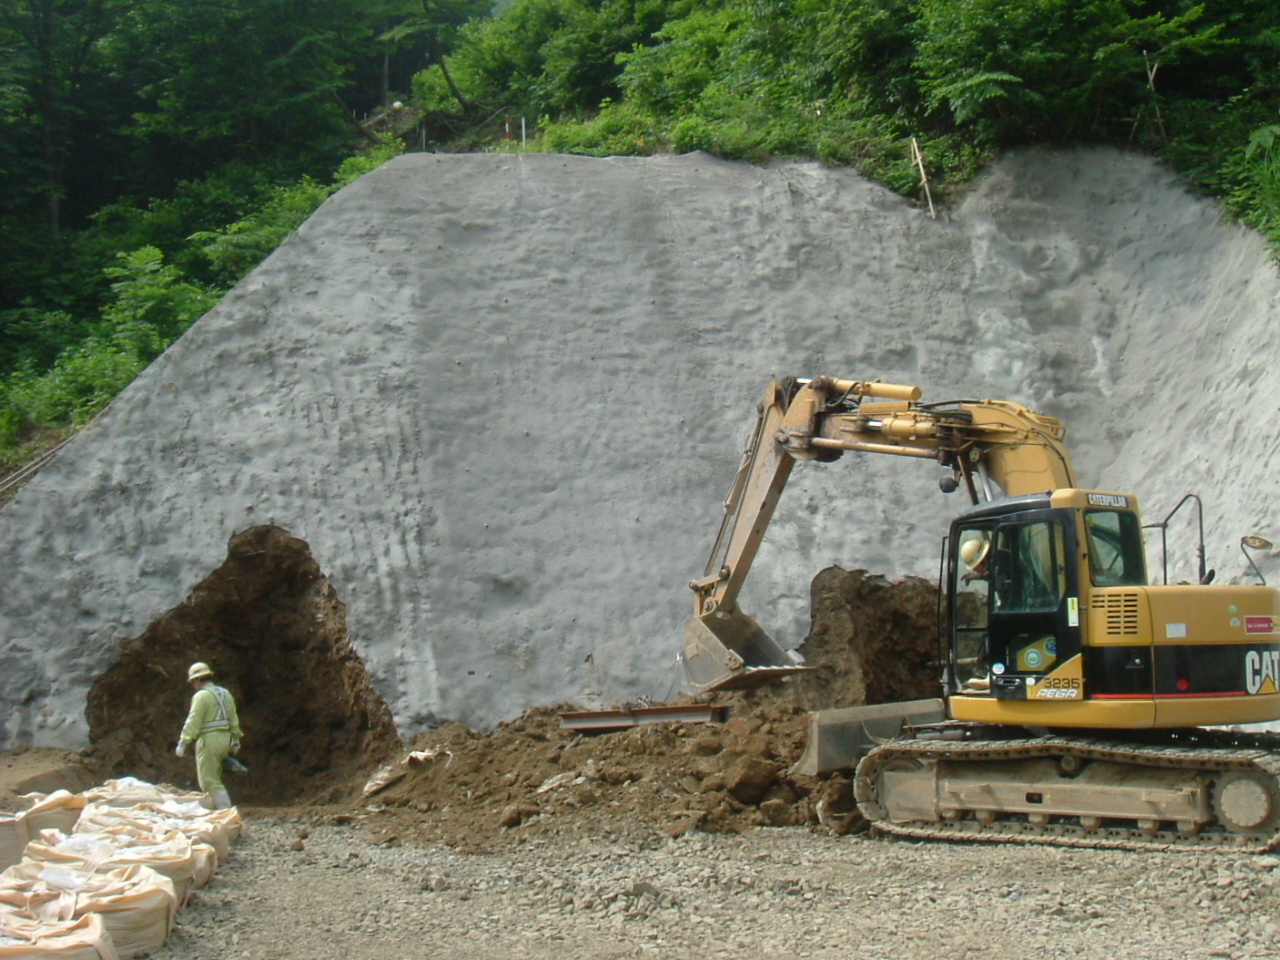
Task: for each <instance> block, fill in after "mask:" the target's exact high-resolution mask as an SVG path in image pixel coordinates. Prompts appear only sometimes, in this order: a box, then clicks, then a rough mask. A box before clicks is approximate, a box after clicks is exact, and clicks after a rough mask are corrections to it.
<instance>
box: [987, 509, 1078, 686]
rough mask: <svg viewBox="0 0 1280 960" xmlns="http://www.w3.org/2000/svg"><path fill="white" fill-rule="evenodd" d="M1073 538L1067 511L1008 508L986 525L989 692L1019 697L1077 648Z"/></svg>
mask: <svg viewBox="0 0 1280 960" xmlns="http://www.w3.org/2000/svg"><path fill="white" fill-rule="evenodd" d="M1075 541H1076V534H1075V523H1074V514H1073V513H1072V511H1070V510H1035V511H1028V512H1024V513H1018V514H1013V515H1011V516H1009V517H1006V518H1003V519H1002V520H1001V522H999V523H998V524H996V526H995V528H994V529H993V531H992V550H991V563H990V578H991V589H990V609H989V613H988V628H987V629H988V639H987V644H988V646H987V656H988V663H989V666H990V671H991V676H990V684H991V694H992V695H993V696H995V697H998V698H1001V699H1011V700H1022V699H1026V698H1027V695H1028V690H1029V689H1030V688H1032V687H1034V686H1035V685H1036V684H1038V683H1039V682H1040V681H1041V680H1043V679H1044V678H1045V677H1046V676H1047V675H1048V674H1049V673H1051V672H1053V671H1054V670H1056V669H1058V668H1059V667H1061V666H1063V665H1064V664H1066V663H1067V662H1068V661H1069V660H1071V659H1072V658H1073V657H1076V656H1077V655H1078V654H1079V653H1080V649H1081V641H1080V603H1079V597H1080V584H1079V572H1078V571H1077V569H1076V565H1075V563H1073V562H1072V558H1074V557H1075V556H1077V555H1078V552H1077V547H1076V542H1075ZM1082 692H1083V691H1081V692H1080V693H1077V694H1076V696H1079V695H1081V694H1082Z"/></svg>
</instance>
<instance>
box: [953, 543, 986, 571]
mask: <svg viewBox="0 0 1280 960" xmlns="http://www.w3.org/2000/svg"><path fill="white" fill-rule="evenodd" d="M990 552H991V541H990V540H988V539H987V538H986V537H975V538H974V539H972V540H966V541H965V542H964V543H962V544H960V559H961V560H962V561H963V562H964V565H965V566H966V567H968V568H969V569H970V570H972V569H974V568H975V567H977V566H978V564H980V563H982V561H983V560H985V559H987V554H988V553H990Z"/></svg>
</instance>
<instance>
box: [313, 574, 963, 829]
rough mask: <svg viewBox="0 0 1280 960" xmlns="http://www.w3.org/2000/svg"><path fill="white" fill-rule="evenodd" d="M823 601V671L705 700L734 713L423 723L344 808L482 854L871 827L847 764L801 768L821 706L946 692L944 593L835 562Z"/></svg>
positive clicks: (549, 715)
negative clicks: (478, 725)
mask: <svg viewBox="0 0 1280 960" xmlns="http://www.w3.org/2000/svg"><path fill="white" fill-rule="evenodd" d="M812 603H813V611H814V614H813V627H812V631H811V635H810V638H809V639H808V640H807V641H806V643H805V645H804V647H803V648H802V649H803V651H804V653H805V654H806V657H807V659H808V662H809V665H810V666H812V667H813V670H812V671H811V672H810V673H807V674H803V675H800V676H798V677H793V678H790V679H789V680H787V681H785V682H782V683H777V684H774V685H772V686H768V687H763V688H760V689H757V690H752V691H742V692H734V693H729V694H716V695H711V696H710V697H706V698H701V700H702V701H703V702H709V703H711V704H713V705H716V706H721V707H725V708H727V720H726V721H725V722H722V723H720V722H717V723H706V724H698V723H662V724H649V725H643V726H638V727H634V728H631V729H628V730H622V731H617V732H612V733H602V734H584V733H578V732H576V731H574V730H572V729H568V728H566V727H565V726H564V725H563V723H562V720H561V716H560V715H561V713H563V712H568V711H573V710H576V709H578V708H577V707H576V706H575V705H574V704H568V703H564V704H556V705H553V706H543V707H536V708H532V709H530V710H527V711H525V712H524V713H523V714H522V715H521V716H520V717H518V718H517V719H515V720H513V721H510V722H507V723H503V724H501V725H500V726H499V727H498V728H497V729H496V730H494V731H492V732H490V733H481V732H478V731H475V730H472V729H469V728H468V727H466V726H465V725H463V724H461V723H450V724H445V725H443V726H441V727H439V728H437V729H434V730H429V731H426V732H424V733H421V734H419V735H418V737H416V738H415V740H414V741H413V743H412V744H410V746H409V749H408V751H407V752H405V753H404V754H401V755H399V756H397V757H396V758H395V759H394V760H393V761H392V762H390V763H389V764H387V765H386V766H385V767H384V768H382V769H381V770H380V771H379V773H378V775H377V776H375V777H373V778H370V779H369V781H368V782H367V783H363V784H361V785H360V786H363V787H364V789H363V790H362V791H361V794H362V795H361V796H360V797H359V798H358V799H356V800H355V801H354V803H352V804H351V805H349V806H348V807H346V808H345V809H343V810H340V811H338V812H337V813H335V814H334V815H335V817H336V818H337V819H338V820H339V821H340V822H354V821H357V820H364V819H366V818H367V817H369V816H370V815H372V814H376V815H377V816H376V818H375V821H371V823H373V822H376V824H377V829H376V834H375V837H374V839H375V841H376V842H380V843H386V844H396V843H399V842H406V841H414V842H420V841H427V840H441V841H443V842H446V843H448V844H450V845H453V846H456V847H459V848H461V849H467V850H486V849H490V848H491V847H493V846H494V845H495V844H497V843H501V842H504V841H505V840H512V839H514V840H516V841H517V842H522V841H523V840H527V839H529V838H531V837H537V836H543V837H547V836H551V837H560V836H590V835H597V834H598V835H604V836H610V835H615V834H635V833H638V834H640V835H645V834H649V835H651V834H652V833H653V832H654V830H655V828H657V829H658V830H660V831H662V832H664V833H666V834H667V835H669V836H672V837H678V836H681V835H683V834H685V833H688V832H689V831H691V830H702V831H706V832H717V833H718V832H740V831H742V830H745V829H747V828H749V827H751V826H756V825H769V826H789V825H799V824H821V825H823V826H825V827H827V828H829V829H831V830H833V831H835V832H837V833H843V832H846V831H848V830H850V829H853V828H856V827H858V826H860V823H861V821H860V820H859V818H858V817H857V816H856V813H855V812H854V805H853V802H852V794H851V791H850V783H849V780H848V778H847V777H846V776H842V775H834V776H830V777H822V778H815V777H807V776H801V775H793V774H791V773H790V772H789V771H790V768H791V766H792V765H793V764H794V763H795V762H796V761H797V760H798V759H799V757H800V754H801V753H802V752H803V749H804V745H805V741H806V737H807V712H808V711H809V710H811V709H820V708H825V707H833V706H849V705H852V704H857V703H880V702H885V701H889V700H897V699H904V698H905V699H914V698H917V697H923V696H934V695H937V693H938V689H937V681H936V675H937V668H936V665H935V662H936V657H937V649H936V629H935V623H936V608H937V591H936V589H935V588H934V587H932V586H931V585H930V584H928V583H926V582H925V581H923V580H916V579H908V580H905V581H902V582H897V583H895V582H890V581H888V580H886V579H884V578H883V577H878V576H869V575H867V574H866V572H865V571H861V570H855V571H845V570H841V569H839V568H838V567H831V568H828V569H827V570H824V571H823V572H822V573H821V574H819V575H818V577H817V578H815V580H814V582H813V587H812ZM692 699H693V698H686V699H684V700H683V701H680V702H684V703H688V702H691V700H692ZM353 786H354V785H353ZM313 799H316V800H320V801H332V800H334V799H337V796H336V794H335V793H334V792H332V791H331V792H330V793H328V794H326V795H324V796H321V797H314V798H313Z"/></svg>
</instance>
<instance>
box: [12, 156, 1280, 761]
mask: <svg viewBox="0 0 1280 960" xmlns="http://www.w3.org/2000/svg"><path fill="white" fill-rule="evenodd" d="M1278 305H1280V282H1278V281H1277V275H1276V271H1275V268H1274V266H1273V265H1272V263H1271V261H1270V260H1269V258H1268V255H1267V251H1266V249H1265V246H1264V244H1263V242H1262V241H1261V240H1260V239H1259V238H1258V237H1257V236H1256V235H1253V234H1251V233H1249V232H1247V231H1245V230H1243V229H1241V228H1239V227H1237V226H1234V225H1231V224H1227V223H1224V222H1223V221H1222V220H1221V218H1220V215H1219V213H1218V212H1217V210H1216V208H1215V207H1214V206H1213V205H1212V204H1210V203H1208V202H1205V201H1202V200H1198V199H1195V198H1192V197H1190V196H1189V195H1187V194H1186V193H1185V192H1184V191H1183V190H1182V188H1181V187H1180V186H1179V185H1178V184H1177V183H1176V182H1175V181H1174V179H1173V177H1172V176H1171V175H1170V174H1169V173H1168V172H1167V171H1165V170H1164V169H1163V168H1161V167H1160V166H1158V165H1157V164H1156V163H1154V162H1153V161H1152V160H1150V159H1148V158H1145V157H1142V156H1137V155H1130V154H1122V153H1117V152H1112V151H1100V150H1084V151H1075V152H1063V153H1047V152H1028V153H1023V154H1018V155H1014V156H1012V157H1009V158H1006V159H1005V160H1004V161H1002V162H1001V163H1000V164H999V165H998V166H996V167H995V168H994V169H993V170H992V171H991V172H990V173H989V174H988V175H987V176H986V177H985V178H984V179H983V180H982V181H981V182H980V183H978V184H977V185H976V186H975V187H974V189H973V190H972V191H971V193H970V194H969V195H968V196H967V198H966V199H965V200H964V201H963V202H962V203H960V204H958V205H957V206H956V207H955V208H954V209H953V210H952V211H951V212H950V214H949V215H946V216H944V217H943V218H940V219H938V220H936V221H935V220H930V219H929V217H928V215H927V214H926V213H922V212H921V211H920V210H918V209H916V208H915V207H913V206H911V205H910V204H908V203H907V202H906V201H903V200H902V199H900V198H898V197H896V196H893V195H891V194H890V193H888V192H887V191H885V190H883V189H882V188H880V187H879V186H876V185H874V184H872V183H869V182H868V181H866V180H863V179H862V178H860V177H859V176H858V175H857V174H855V173H853V172H851V171H849V170H843V169H827V168H823V167H820V166H818V165H814V164H778V165H774V166H769V167H756V166H748V165H744V164H735V163H728V162H722V161H719V160H715V159H712V158H710V157H707V156H705V155H700V154H694V155H688V156H680V157H656V158H641V159H634V158H610V159H587V158H576V157H563V156H551V155H526V156H512V155H484V156H460V155H428V154H414V155H408V156H404V157H401V158H399V159H397V160H395V161H393V162H391V163H389V164H388V165H386V166H385V167H383V168H381V169H380V170H378V171H375V172H374V173H371V174H369V175H368V176H366V177H364V178H362V179H361V180H359V181H358V182H356V183H355V184H353V185H351V186H350V187H348V188H346V189H345V190H343V191H341V192H340V193H338V194H337V195H335V196H334V197H333V198H331V199H330V200H329V201H328V202H327V203H326V204H325V205H324V206H323V207H321V209H320V210H319V211H317V213H316V214H315V215H314V216H313V217H312V218H311V219H310V220H308V221H307V223H306V224H304V225H303V227H302V228H301V229H300V230H299V231H298V232H297V234H296V235H295V236H294V237H292V238H291V239H290V240H289V241H288V242H287V243H285V244H284V245H283V246H282V247H281V248H280V249H279V250H277V251H276V253H275V254H273V255H272V256H271V257H270V258H269V259H268V260H267V261H266V262H265V263H263V264H262V265H261V266H260V267H259V268H258V269H257V270H255V271H254V272H253V273H252V274H250V276H249V277H247V278H246V279H245V280H244V281H243V282H242V283H241V284H240V285H239V286H238V287H237V288H236V289H235V290H233V291H232V292H231V294H229V295H228V296H227V297H226V298H225V299H224V301H223V302H222V303H221V304H220V305H219V306H218V307H217V308H216V309H215V310H213V311H211V312H210V313H209V314H208V315H207V316H206V317H205V318H203V319H202V320H201V321H200V322H199V323H197V324H196V325H195V326H194V327H193V328H192V329H191V331H190V332H189V333H188V334H187V335H186V336H185V337H183V338H182V340H180V341H179V342H178V343H177V344H176V345H175V346H174V347H173V348H171V349H170V350H169V351H168V352H167V353H166V354H165V355H164V356H163V357H161V358H160V360H158V361H157V362H156V363H155V364H153V365H152V367H151V368H150V369H148V370H147V371H146V373H144V374H143V376H142V377H140V378H139V379H138V380H137V381H136V382H135V383H134V384H133V386H132V387H130V388H129V389H128V390H127V391H126V392H125V393H124V394H123V395H122V396H121V397H119V398H118V399H117V400H116V402H115V403H113V404H112V406H111V407H110V408H109V409H108V411H107V412H106V413H105V414H104V415H103V416H102V417H101V418H100V420H99V421H98V422H97V423H96V424H95V425H94V426H93V427H92V428H90V429H89V430H86V431H85V432H84V433H83V434H81V435H80V437H79V438H78V439H77V440H76V441H75V442H74V443H73V444H72V446H71V447H70V448H69V449H68V451H67V452H66V453H64V455H63V456H61V457H60V458H59V460H58V461H57V462H56V463H55V464H54V465H52V466H51V467H49V468H47V469H46V470H45V471H44V472H43V473H42V474H41V475H40V476H39V477H38V478H37V479H36V480H35V481H33V482H32V483H31V484H29V485H28V487H27V488H26V489H25V490H24V491H23V492H22V493H21V494H20V495H19V497H18V498H17V499H16V500H15V501H13V502H12V503H11V504H10V505H9V506H7V507H6V508H5V509H4V510H3V511H0V536H3V538H4V540H5V542H6V544H7V545H8V549H6V550H5V551H4V554H3V556H2V557H0V581H2V582H3V583H4V584H5V589H4V591H3V593H2V594H0V638H3V643H2V645H0V705H3V708H4V710H3V713H4V716H5V717H6V719H5V721H4V725H3V727H2V728H0V748H4V747H6V746H11V745H15V744H27V743H34V744H40V745H52V746H63V747H73V748H77V747H80V746H83V745H84V743H85V740H86V736H87V725H86V721H85V717H84V706H85V696H86V693H87V691H88V689H89V687H90V685H91V684H92V683H93V681H94V680H95V678H96V677H98V676H99V675H100V674H101V673H102V672H103V671H104V670H106V669H107V668H108V667H109V666H110V665H111V664H112V663H113V662H114V661H115V660H116V659H117V657H118V656H119V654H120V649H121V647H120V644H121V642H122V641H124V640H127V639H130V638H136V637H139V636H141V635H142V634H143V633H144V632H145V631H146V630H147V628H148V625H149V624H151V623H152V622H153V621H155V620H156V619H157V618H160V617H162V616H164V615H165V614H166V612H168V611H170V610H173V609H174V608H175V607H178V606H179V605H180V604H182V603H183V601H184V600H185V599H186V597H187V595H188V593H189V592H190V591H191V590H192V589H193V588H194V587H195V586H196V585H197V584H199V583H200V582H201V581H202V580H203V579H204V578H205V577H206V576H207V575H208V574H209V573H210V571H212V570H214V569H215V568H217V567H218V566H219V564H221V563H222V562H223V561H224V560H225V559H226V555H227V544H228V541H229V539H230V538H231V536H232V535H233V534H234V533H236V532H238V531H242V530H245V529H247V528H250V527H254V526H256V525H260V524H274V525H276V526H279V527H281V528H283V529H284V530H286V531H287V532H288V533H289V534H291V535H292V536H294V537H297V538H300V539H301V540H303V541H305V542H306V543H307V544H308V546H309V548H310V551H311V555H312V556H313V557H314V559H315V561H316V563H317V564H318V565H319V567H320V569H321V570H322V571H323V574H324V575H325V576H326V577H327V578H328V581H329V583H330V584H331V585H332V587H333V589H334V590H335V591H336V594H337V597H338V598H339V600H340V601H341V603H343V604H345V607H346V620H347V627H348V630H349V635H350V642H351V645H352V648H353V649H354V650H355V651H356V652H357V653H358V654H359V655H360V656H361V657H362V658H363V660H364V662H365V664H366V666H367V668H368V671H369V676H370V680H371V682H372V683H373V685H374V687H375V688H376V689H377V690H378V692H379V693H380V694H381V695H382V696H383V698H384V699H385V700H386V701H387V703H388V705H389V706H390V708H391V711H392V714H393V716H394V719H395V721H396V724H397V726H398V727H399V729H400V732H401V733H402V734H403V735H405V736H408V735H411V734H413V733H415V732H417V731H418V730H421V729H423V728H424V727H427V726H430V725H432V724H433V723H435V722H436V721H438V720H440V719H458V720H462V721H464V722H466V723H468V724H471V725H473V726H480V727H485V726H490V725H492V724H494V723H495V722H497V721H498V720H500V719H503V718H508V717H512V716H515V715H516V714H518V713H519V712H520V711H521V710H522V709H523V708H525V707H526V706H528V705H531V704H539V703H553V702H557V701H565V700H567V701H573V702H575V703H578V704H581V705H583V706H586V707H591V706H606V705H609V704H611V703H613V702H615V701H617V700H619V699H624V698H631V697H635V696H637V695H644V694H648V695H653V696H657V697H666V696H668V695H669V694H670V693H671V691H672V690H673V689H676V688H678V686H679V682H680V678H679V674H678V666H677V665H676V663H675V653H676V650H677V647H678V644H679V638H680V622H681V620H682V619H683V618H684V616H685V615H686V613H687V606H688V592H687V590H686V589H685V587H684V584H685V582H686V581H687V580H688V579H689V578H690V577H692V576H696V575H699V574H701V572H702V564H703V561H704V559H705V556H706V551H707V550H708V548H709V546H710V543H711V540H712V537H713V535H714V532H715V528H716V525H717V523H718V518H719V505H720V501H721V499H722V497H723V495H724V491H725V490H726V489H727V487H728V484H729V482H730V480H731V478H732V475H733V471H734V468H735V467H736V465H737V461H738V457H739V454H740V451H741V448H742V445H743V442H744V439H745V435H746V431H747V429H748V427H749V425H750V420H751V418H752V417H753V415H754V406H755V402H756V400H757V399H758V396H759V395H760V393H761V391H762V390H763V387H764V385H765V383H766V382H767V380H769V379H770V378H771V377H774V376H782V375H788V374H795V375H816V374H836V375H845V376H852V377H856V378H867V379H870V378H874V377H881V378H883V379H885V380H888V381H896V382H905V383H914V384H919V385H921V386H922V387H923V388H924V389H925V392H926V398H927V399H933V400H942V399H951V398H955V397H997V398H1006V399H1014V400H1020V401H1022V402H1025V403H1027V404H1029V405H1031V406H1033V407H1035V408H1038V409H1040V410H1042V411H1043V412H1046V413H1050V414H1053V415H1055V416H1059V417H1062V418H1063V419H1065V420H1066V421H1067V424H1068V428H1069V431H1070V432H1069V441H1070V444H1071V447H1072V449H1073V451H1074V454H1075V457H1076V463H1077V468H1078V471H1079V474H1080V479H1081V482H1082V483H1083V484H1085V485H1087V486H1093V487H1099V488H1104V489H1116V490H1131V491H1133V492H1136V493H1138V494H1139V495H1140V497H1141V498H1142V502H1143V504H1144V506H1145V508H1146V510H1147V513H1148V519H1149V520H1154V519H1159V518H1160V517H1162V516H1163V515H1164V514H1165V513H1167V511H1168V510H1169V509H1171V508H1172V507H1173V505H1174V504H1175V503H1177V501H1178V499H1179V498H1180V497H1181V496H1182V495H1183V494H1184V493H1187V492H1190V491H1195V492H1199V493H1200V494H1202V495H1203V496H1204V497H1205V498H1206V508H1207V512H1206V527H1207V532H1208V535H1209V543H1208V553H1209V558H1210V563H1211V564H1212V565H1215V566H1217V567H1218V571H1219V574H1218V579H1219V581H1220V582H1222V581H1230V580H1243V579H1246V578H1247V575H1248V572H1247V569H1246V566H1245V561H1244V558H1243V557H1242V556H1241V553H1240V550H1239V547H1238V543H1239V537H1240V535H1241V534H1243V533H1257V534H1261V535H1264V536H1270V537H1271V539H1274V540H1277V541H1280V536H1278V535H1277V533H1280V531H1277V530H1276V529H1275V527H1274V526H1273V523H1274V517H1273V511H1272V507H1271V505H1272V504H1273V503H1274V502H1275V494H1276V492H1277V488H1278V487H1280V480H1277V479H1276V473H1275V471H1274V470H1271V469H1268V467H1269V465H1270V464H1272V463H1274V462H1275V458H1276V454H1277V448H1278V447H1280V434H1277V432H1276V431H1275V429H1274V422H1275V421H1274V417H1275V413H1276V411H1277V406H1278V404H1277V391H1276V387H1275V385H1274V378H1273V377H1269V376H1268V374H1269V372H1271V371H1272V370H1273V369H1274V367H1275V362H1276V360H1277V358H1278V356H1277V355H1278V354H1280V347H1278V346H1277V344H1276V340H1275V338H1274V336H1273V330H1274V327H1275V318H1276V315H1277V307H1278ZM938 473H939V471H938V470H937V469H936V468H933V467H931V466H930V465H929V464H928V463H925V464H919V463H914V462H909V461H905V462H904V461H899V460H896V459H889V458H879V459H875V458H870V457H867V458H862V459H855V458H853V457H846V458H845V460H844V461H842V462H841V463H838V464H835V465H831V466H827V465H802V466H801V467H800V468H799V469H798V470H797V473H796V475H795V479H794V480H793V484H792V487H791V488H790V489H789V490H788V492H787V494H786V496H785V497H784V499H783V503H782V507H781V508H780V510H779V513H778V517H777V519H776V521H775V523H774V525H773V527H772V528H771V530H770V533H769V538H768V541H767V543H766V545H765V548H764V549H763V550H762V552H761V555H760V557H759V559H758V561H757V569H756V572H755V574H754V575H753V579H752V581H751V582H750V583H749V585H748V589H747V591H746V593H745V594H744V599H743V607H744V609H747V610H749V611H751V612H753V613H755V614H756V615H757V616H758V617H759V618H760V619H761V620H762V621H763V622H765V623H766V624H767V625H769V626H771V627H772V628H773V629H774V631H775V633H776V635H777V636H779V638H780V639H781V640H782V641H783V642H784V644H786V645H794V644H796V643H798V642H799V641H800V640H801V639H802V638H803V636H804V634H805V627H806V622H807V618H808V612H809V610H808V601H809V582H810V579H811V578H812V576H813V575H814V574H815V573H816V572H817V571H818V570H819V569H820V568H822V567H824V566H826V565H828V564H830V563H839V564H840V565H842V566H844V567H846V568H854V567H861V568H865V569H870V570H877V571H883V572H885V573H890V574H893V575H903V574H914V575H920V576H931V575H933V574H934V567H935V565H936V557H937V553H938V543H939V540H940V538H941V537H942V535H943V533H944V530H945V523H946V520H947V518H948V517H949V516H950V514H951V513H953V512H954V511H955V510H957V509H959V507H960V506H961V503H960V501H959V499H958V498H946V497H943V496H942V495H941V494H940V493H938V491H937V487H936V480H937V476H938ZM1189 529H1190V524H1189V523H1188V522H1186V519H1185V516H1184V515H1180V516H1179V519H1178V520H1177V521H1176V523H1175V526H1174V527H1171V529H1170V535H1171V538H1172V539H1173V540H1174V541H1175V542H1179V541H1180V542H1181V543H1182V544H1183V546H1184V549H1182V550H1181V553H1180V554H1179V555H1178V556H1177V557H1176V558H1175V559H1176V560H1177V561H1178V562H1177V563H1175V565H1174V566H1173V568H1172V569H1171V578H1173V579H1177V578H1180V577H1186V576H1189V575H1191V574H1192V572H1193V570H1192V550H1191V548H1190V544H1189V543H1188V542H1187V540H1186V534H1187V532H1188V530H1189ZM1258 559H1259V563H1260V565H1261V566H1262V567H1263V569H1264V572H1270V573H1273V574H1276V573H1280V564H1277V563H1276V553H1275V552H1274V551H1272V552H1264V553H1263V554H1262V555H1261V556H1260V557H1259V558H1258ZM1153 561H1154V562H1155V563H1156V564H1157V569H1158V563H1159V557H1158V556H1155V557H1153ZM1179 564H1181V566H1179ZM196 652H198V651H196ZM157 683H158V686H157V696H161V695H164V696H176V697H178V698H179V699H181V698H182V697H183V696H184V695H185V694H184V692H183V691H181V690H178V691H177V692H174V691H171V690H169V689H168V686H165V685H164V684H162V683H161V682H160V681H157Z"/></svg>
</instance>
